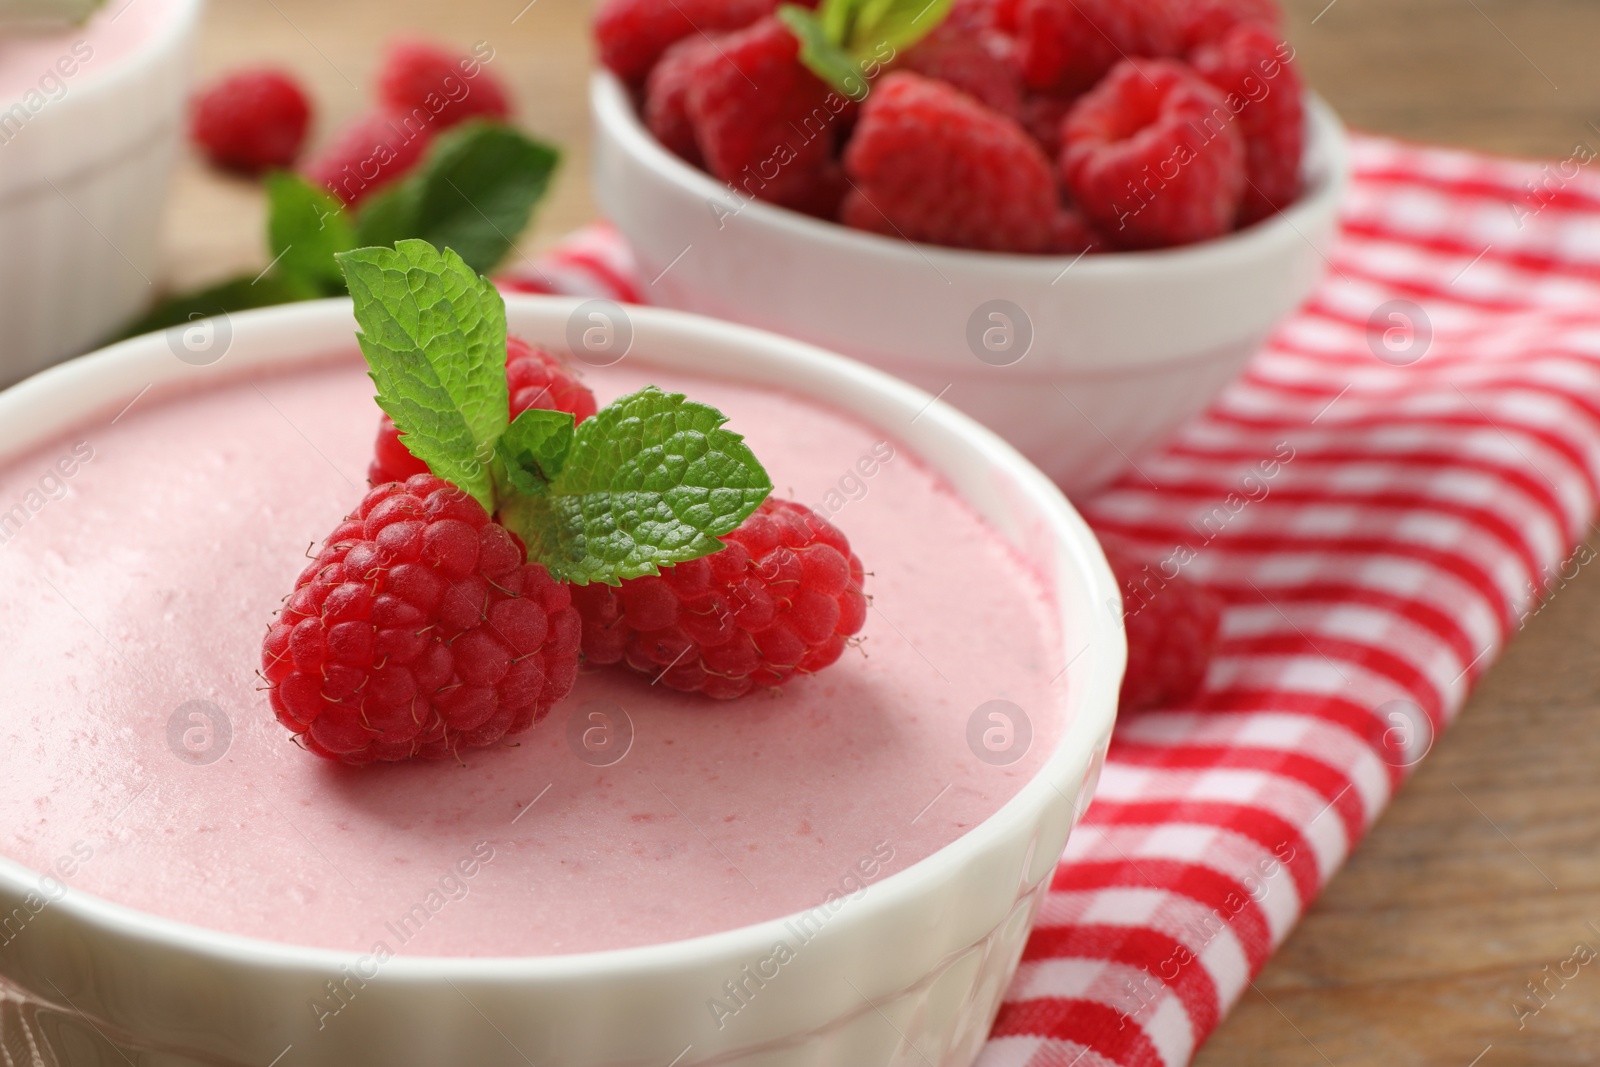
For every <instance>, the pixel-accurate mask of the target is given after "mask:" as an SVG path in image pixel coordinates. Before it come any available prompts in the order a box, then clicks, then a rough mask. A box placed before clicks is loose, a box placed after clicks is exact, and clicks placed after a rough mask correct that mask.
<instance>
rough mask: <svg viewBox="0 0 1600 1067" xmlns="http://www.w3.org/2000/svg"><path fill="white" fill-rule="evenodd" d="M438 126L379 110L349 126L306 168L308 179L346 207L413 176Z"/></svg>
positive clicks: (415, 118) (355, 120)
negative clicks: (320, 185)
mask: <svg viewBox="0 0 1600 1067" xmlns="http://www.w3.org/2000/svg"><path fill="white" fill-rule="evenodd" d="M439 128H440V127H439V123H438V122H437V121H432V120H424V119H422V118H419V117H418V116H417V115H415V114H395V113H393V112H387V111H374V112H369V113H368V114H365V115H361V116H359V117H357V118H355V119H353V120H351V122H350V123H349V124H348V125H346V126H345V127H344V128H343V129H341V130H340V131H339V132H338V133H336V134H334V136H333V139H332V140H331V141H329V142H328V144H327V145H325V146H323V148H322V150H321V151H319V152H317V153H315V154H314V155H313V156H312V157H311V158H310V159H309V160H307V161H306V164H305V168H304V170H305V173H306V176H307V177H308V178H310V179H311V180H312V181H314V182H318V183H320V184H322V185H325V186H327V188H328V189H329V190H330V191H331V192H332V193H333V194H334V195H335V196H337V197H338V198H339V199H340V200H342V201H344V203H345V204H346V205H347V206H353V205H355V204H359V203H360V202H361V201H363V200H365V199H366V198H367V197H369V196H371V195H372V194H373V193H375V192H377V191H378V190H379V189H381V188H383V187H384V186H386V185H388V184H389V183H391V182H394V181H397V180H399V179H400V178H403V177H405V176H406V174H408V173H410V171H411V170H412V168H414V167H415V166H416V165H417V164H418V163H419V162H421V160H422V157H423V156H424V155H426V154H427V151H428V146H429V145H430V144H432V143H433V139H434V137H435V136H436V135H437V134H438V132H439Z"/></svg>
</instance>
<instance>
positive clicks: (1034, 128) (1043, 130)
mask: <svg viewBox="0 0 1600 1067" xmlns="http://www.w3.org/2000/svg"><path fill="white" fill-rule="evenodd" d="M1076 101H1077V98H1076V97H1066V96H1051V95H1049V94H1045V93H1040V94H1030V95H1028V96H1026V97H1024V98H1023V100H1022V119H1021V121H1022V125H1023V128H1024V129H1026V130H1027V131H1028V132H1029V133H1030V134H1032V135H1033V139H1034V140H1035V141H1038V142H1039V147H1041V148H1043V149H1044V154H1045V155H1046V156H1048V157H1049V158H1051V159H1059V158H1061V124H1062V123H1063V122H1065V121H1066V119H1067V113H1068V112H1070V111H1071V110H1072V105H1073V104H1074V103H1075V102H1076Z"/></svg>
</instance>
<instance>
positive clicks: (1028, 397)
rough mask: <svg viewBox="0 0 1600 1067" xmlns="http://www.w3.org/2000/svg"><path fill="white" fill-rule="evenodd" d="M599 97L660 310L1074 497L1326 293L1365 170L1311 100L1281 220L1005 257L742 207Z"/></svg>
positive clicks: (617, 216) (615, 187)
mask: <svg viewBox="0 0 1600 1067" xmlns="http://www.w3.org/2000/svg"><path fill="white" fill-rule="evenodd" d="M590 95H591V101H592V106H593V111H594V121H595V172H594V173H595V189H596V193H597V195H598V197H599V200H600V205H601V207H602V209H603V210H604V212H605V214H606V215H607V216H608V217H609V218H610V219H611V220H612V221H613V222H614V223H615V224H616V225H617V227H618V228H619V229H620V230H621V231H622V233H623V234H624V235H625V236H626V237H627V238H628V240H629V242H631V244H632V245H633V249H634V252H635V253H636V254H637V256H638V258H639V265H640V272H641V274H642V276H643V279H644V281H645V282H646V283H647V284H646V285H645V287H644V294H645V299H646V300H648V301H649V302H650V303H652V304H659V305H662V306H665V307H673V308H680V309H683V310H686V311H696V312H700V313H701V314H705V315H713V316H715V317H717V318H722V319H727V320H730V321H732V322H742V323H746V324H748V325H752V326H760V327H762V328H764V329H769V330H774V331H776V332H778V333H782V334H786V335H788V336H790V337H796V338H799V339H801V340H804V341H809V342H811V343H813V344H817V345H821V346H823V347H825V348H830V349H833V350H834V351H838V352H843V353H845V354H846V355H850V356H855V357H856V358H858V359H861V360H864V361H866V362H867V363H870V364H872V365H873V366H876V367H879V368H881V369H883V370H887V371H889V372H890V373H892V374H895V375H898V376H899V377H901V378H904V379H906V380H907V381H909V382H911V383H913V384H915V385H918V386H920V387H922V388H923V389H926V390H927V391H929V392H931V393H934V394H942V395H943V396H944V398H945V399H946V400H948V401H950V403H952V404H954V405H955V406H957V407H959V408H961V409H962V410H964V411H966V412H967V413H968V414H971V415H973V416H975V417H976V418H977V419H978V420H979V421H981V422H983V423H985V424H987V425H988V426H990V427H991V428H993V429H995V430H998V431H999V432H1000V433H1001V434H1003V435H1004V436H1005V437H1006V438H1007V439H1008V440H1010V441H1011V443H1012V444H1014V445H1016V446H1017V448H1018V449H1020V450H1021V451H1022V453H1023V454H1024V455H1026V456H1027V457H1028V458H1029V459H1031V460H1033V462H1034V463H1036V464H1037V465H1038V466H1039V467H1040V468H1041V469H1042V470H1043V471H1044V472H1045V473H1046V474H1048V475H1049V476H1050V477H1052V478H1053V479H1055V480H1056V482H1057V483H1058V484H1060V485H1061V486H1062V487H1063V488H1064V489H1065V490H1066V491H1067V492H1068V493H1071V494H1076V493H1083V492H1087V491H1088V490H1091V489H1093V488H1095V487H1097V486H1099V485H1102V484H1104V483H1105V482H1107V481H1109V480H1110V479H1112V478H1113V477H1115V476H1116V475H1118V474H1120V473H1122V472H1123V471H1124V470H1126V469H1128V467H1129V466H1130V464H1131V463H1132V462H1133V461H1134V460H1135V459H1136V458H1137V456H1138V454H1139V453H1140V452H1141V451H1143V450H1145V449H1146V448H1148V447H1150V446H1151V445H1153V444H1155V443H1157V442H1158V441H1159V440H1160V439H1161V438H1162V437H1164V436H1165V435H1166V434H1167V433H1168V432H1170V431H1171V430H1173V429H1175V428H1176V427H1177V426H1178V425H1179V424H1181V423H1182V422H1183V421H1184V420H1185V419H1187V418H1189V417H1190V416H1191V415H1193V414H1195V413H1196V412H1197V411H1199V410H1201V409H1202V408H1203V407H1205V405H1206V404H1207V403H1208V402H1209V401H1210V400H1211V399H1212V397H1214V396H1215V395H1216V393H1217V392H1218V391H1219V390H1220V389H1221V388H1222V387H1223V386H1224V385H1226V384H1227V383H1228V382H1229V381H1230V380H1232V378H1233V377H1234V376H1235V375H1236V374H1237V373H1238V372H1239V370H1240V369H1241V368H1242V367H1243V366H1244V364H1245V362H1246V361H1247V360H1248V359H1249V358H1250V356H1251V355H1253V354H1254V353H1255V351H1256V350H1257V349H1258V348H1259V347H1260V345H1261V342H1262V341H1263V340H1265V338H1266V337H1267V335H1268V333H1269V332H1271V330H1272V328H1273V326H1274V325H1276V324H1277V323H1278V322H1279V321H1280V320H1281V319H1283V318H1284V317H1285V316H1286V315H1288V314H1289V313H1290V312H1291V311H1293V310H1294V309H1295V308H1296V307H1298V306H1299V305H1300V303H1301V302H1302V301H1303V300H1304V299H1305V298H1306V296H1307V295H1309V294H1310V292H1311V290H1312V288H1313V286H1315V284H1316V282H1317V280H1318V279H1319V278H1320V277H1321V275H1322V272H1323V270H1324V267H1325V264H1326V257H1327V255H1328V253H1329V251H1330V249H1331V247H1332V244H1333V239H1334V236H1335V233H1336V229H1337V222H1338V208H1339V203H1340V200H1341V199H1342V195H1343V190H1344V187H1345V182H1346V176H1347V173H1348V169H1349V163H1348V159H1347V156H1346V150H1345V137H1344V131H1343V128H1342V127H1341V125H1340V123H1339V120H1338V118H1337V117H1336V116H1335V115H1334V114H1333V112H1332V111H1331V110H1329V109H1328V107H1327V106H1326V105H1325V104H1323V103H1322V102H1321V101H1320V100H1318V99H1316V98H1313V99H1312V100H1311V105H1310V109H1309V110H1310V113H1309V119H1308V121H1309V124H1310V138H1309V150H1308V152H1307V159H1306V165H1305V170H1306V185H1307V191H1306V194H1305V196H1304V197H1302V198H1301V200H1300V201H1299V202H1298V203H1296V204H1295V205H1294V206H1293V207H1291V208H1289V210H1287V211H1285V212H1284V213H1283V214H1281V215H1279V216H1278V217H1276V218H1274V219H1271V220H1269V221H1266V222H1263V223H1261V224H1260V225H1257V226H1253V227H1251V228H1249V229H1247V230H1244V231H1241V232H1239V233H1236V234H1232V235H1230V236H1228V237H1225V238H1222V239H1219V240H1215V241H1209V242H1206V243H1204V244H1200V245H1195V246H1192V247H1188V248H1181V249H1173V250H1170V251H1158V252H1140V253H1131V254H1127V253H1125V254H1112V255H1096V256H1086V257H1083V258H1082V259H1080V260H1076V261H1075V260H1074V258H1073V257H1056V256H1011V255H996V254H992V253H984V252H966V251H958V250H953V249H947V248H937V247H934V246H931V245H921V244H912V243H910V242H907V241H899V240H893V239H890V238H885V237H880V236H877V235H875V234H868V233H863V232H860V231H857V230H851V229H848V228H846V227H843V226H837V225H834V224H832V223H827V222H821V221H819V220H817V219H813V218H810V217H807V216H805V215H801V214H798V213H796V212H792V211H786V210H783V209H781V208H776V207H773V206H771V205H769V204H765V203H761V202H759V201H753V200H747V199H743V198H741V197H739V196H736V195H735V193H734V192H733V191H732V190H731V189H730V188H729V186H728V185H726V184H725V183H723V182H719V181H717V180H716V179H715V178H712V177H711V176H710V175H708V174H706V173H704V172H702V171H700V170H698V169H696V168H694V167H692V166H690V165H689V164H687V163H685V162H684V161H683V160H681V159H679V158H678V157H677V156H675V155H673V154H672V153H671V152H669V151H667V150H666V149H665V148H663V147H662V146H661V145H660V143H659V142H657V141H656V139H655V138H654V137H653V136H652V135H651V134H650V132H649V131H648V130H647V129H645V127H644V125H643V124H642V123H641V122H640V120H639V117H638V114H637V112H636V110H635V108H634V105H633V102H632V100H631V99H630V97H629V95H628V92H627V90H626V89H625V88H624V87H623V86H622V84H621V83H620V82H618V81H617V80H616V79H615V78H614V77H612V76H611V75H610V74H608V73H605V72H601V73H599V74H596V75H595V76H594V79H593V82H592V84H591V93H590ZM995 301H1005V302H1008V303H1009V304H1010V305H1011V307H1009V308H1006V307H996V306H994V305H993V302H995ZM993 314H998V315H1001V316H1002V318H998V319H996V318H991V317H990V316H991V315H993ZM991 331H992V332H991ZM986 335H987V338H988V341H989V344H988V346H987V347H985V344H984V338H985V336H986ZM1030 335H1031V342H1029V341H1028V337H1029V336H1030ZM980 353H981V354H982V355H981V356H980Z"/></svg>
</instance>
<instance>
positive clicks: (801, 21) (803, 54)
mask: <svg viewBox="0 0 1600 1067" xmlns="http://www.w3.org/2000/svg"><path fill="white" fill-rule="evenodd" d="M778 18H779V20H781V21H782V22H783V24H784V25H785V26H787V27H788V28H789V32H790V33H792V34H794V36H795V40H797V41H799V42H800V62H801V63H804V64H805V65H806V67H807V68H808V69H809V70H810V71H811V73H813V74H815V75H816V76H817V77H819V78H821V79H822V80H823V81H824V82H826V83H827V84H829V85H831V86H833V87H834V88H835V89H837V90H839V92H841V93H843V94H844V95H845V96H848V97H849V98H850V99H852V100H860V99H862V98H864V97H865V96H866V95H867V83H866V80H865V79H864V78H862V76H861V73H860V71H859V70H857V69H856V62H855V60H854V59H852V58H851V57H850V53H848V52H846V51H845V50H844V49H843V48H842V47H840V46H839V44H838V42H837V41H836V40H835V39H834V35H833V33H831V32H830V27H829V26H827V25H826V24H824V23H823V22H822V21H821V20H820V19H818V17H817V16H816V15H815V14H814V13H812V12H811V11H809V10H807V9H806V8H803V7H800V6H799V5H797V4H784V5H783V6H782V7H780V8H778Z"/></svg>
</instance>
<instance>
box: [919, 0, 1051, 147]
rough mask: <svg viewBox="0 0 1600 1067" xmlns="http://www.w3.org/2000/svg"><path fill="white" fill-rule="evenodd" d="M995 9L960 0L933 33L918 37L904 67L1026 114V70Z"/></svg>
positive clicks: (1000, 109) (1006, 110) (990, 103)
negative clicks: (1001, 28) (998, 27)
mask: <svg viewBox="0 0 1600 1067" xmlns="http://www.w3.org/2000/svg"><path fill="white" fill-rule="evenodd" d="M993 22H994V13H993V11H992V10H991V9H990V7H989V6H988V5H987V3H983V4H974V3H972V2H971V0H968V2H966V3H958V4H956V6H955V7H954V8H953V9H952V10H951V12H950V14H949V16H948V17H947V18H946V19H945V20H944V21H943V22H941V23H939V25H938V26H937V27H936V28H935V29H934V31H933V32H932V33H930V34H928V36H926V37H924V38H923V39H922V40H921V41H919V42H917V44H916V45H914V46H913V47H912V48H911V49H910V50H909V51H907V52H906V54H905V56H904V57H903V58H902V59H901V61H900V63H899V65H898V66H899V69H901V70H910V71H915V72H916V73H918V74H921V75H923V76H924V77H928V78H933V79H935V80H937V81H942V82H948V83H949V84H951V85H953V86H955V87H956V88H957V89H960V90H961V91H962V92H964V93H966V94H967V95H968V96H971V97H973V98H974V99H976V100H977V101H978V102H980V103H982V104H986V105H987V106H989V107H991V108H993V109H994V110H996V111H998V112H1000V113H1001V114H1002V115H1009V116H1010V117H1011V118H1014V119H1020V118H1021V117H1022V94H1023V87H1022V75H1021V72H1020V71H1019V70H1018V69H1017V57H1016V42H1015V41H1014V40H1013V39H1012V38H1011V37H1010V36H1008V35H1007V34H1004V33H1001V32H999V31H997V30H996V29H995V28H994V25H993Z"/></svg>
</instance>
